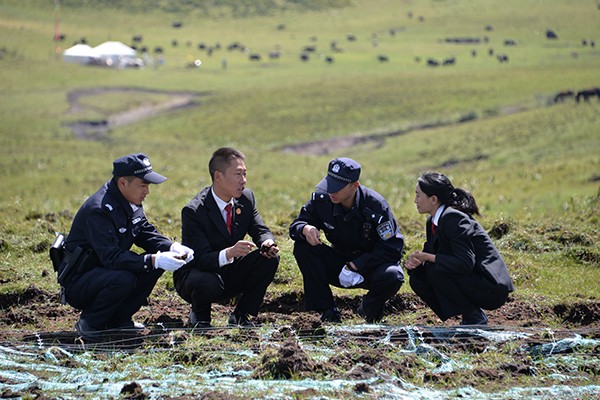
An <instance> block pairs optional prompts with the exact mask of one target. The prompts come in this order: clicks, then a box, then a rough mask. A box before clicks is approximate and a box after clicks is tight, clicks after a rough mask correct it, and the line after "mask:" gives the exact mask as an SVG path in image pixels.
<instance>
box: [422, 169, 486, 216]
mask: <svg viewBox="0 0 600 400" xmlns="http://www.w3.org/2000/svg"><path fill="white" fill-rule="evenodd" d="M417 182H418V184H419V187H420V188H421V190H422V191H423V193H425V194H426V195H427V196H433V195H436V196H437V198H438V199H440V202H441V203H442V204H444V205H446V206H450V207H452V208H455V209H457V210H459V211H462V212H464V213H465V214H469V215H471V216H473V215H480V214H479V207H478V206H477V202H475V197H473V195H472V194H471V193H469V192H468V191H467V190H465V189H461V188H455V187H454V186H453V185H452V182H450V179H448V177H447V176H446V175H444V174H442V173H439V172H425V173H424V174H422V175H421V176H420V177H419V179H418V180H417Z"/></svg>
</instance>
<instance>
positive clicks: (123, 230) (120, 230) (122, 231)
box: [119, 228, 127, 233]
mask: <svg viewBox="0 0 600 400" xmlns="http://www.w3.org/2000/svg"><path fill="white" fill-rule="evenodd" d="M125 232H127V228H119V233H125Z"/></svg>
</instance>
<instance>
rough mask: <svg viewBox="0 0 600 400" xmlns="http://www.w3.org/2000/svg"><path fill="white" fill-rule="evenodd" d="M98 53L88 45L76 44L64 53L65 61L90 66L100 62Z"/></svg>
mask: <svg viewBox="0 0 600 400" xmlns="http://www.w3.org/2000/svg"><path fill="white" fill-rule="evenodd" d="M98 58H99V56H98V54H97V53H96V51H95V50H94V49H93V48H91V47H90V46H88V45H87V44H81V43H79V44H76V45H75V46H73V47H69V48H68V49H66V50H65V51H63V61H64V62H68V63H77V64H90V63H92V62H94V61H96V60H98Z"/></svg>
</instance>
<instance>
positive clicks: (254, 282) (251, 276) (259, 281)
mask: <svg viewBox="0 0 600 400" xmlns="http://www.w3.org/2000/svg"><path fill="white" fill-rule="evenodd" d="M278 265H279V256H277V257H276V258H267V257H264V256H262V255H261V254H260V252H259V251H258V250H254V251H252V252H250V253H249V254H248V255H246V256H245V257H242V258H239V259H237V260H235V261H234V262H233V263H231V264H228V265H225V266H223V267H222V268H221V269H220V270H219V271H218V272H208V271H200V270H199V269H195V268H191V269H190V270H189V271H188V273H187V274H186V275H185V276H184V277H182V279H177V280H176V281H175V289H176V290H177V293H179V295H180V296H181V297H182V298H183V299H184V300H185V301H187V302H188V303H190V304H191V305H192V310H193V311H194V312H195V313H196V316H197V317H198V320H199V321H203V322H210V320H211V316H210V313H211V304H212V303H214V302H217V301H222V300H226V299H230V298H233V297H236V296H239V298H238V302H237V305H236V311H237V312H240V313H245V314H248V315H254V316H256V315H258V310H259V308H260V306H261V304H262V302H263V299H264V297H265V293H266V291H267V287H268V286H269V285H270V284H271V282H273V278H274V277H275V273H276V272H277V267H278Z"/></svg>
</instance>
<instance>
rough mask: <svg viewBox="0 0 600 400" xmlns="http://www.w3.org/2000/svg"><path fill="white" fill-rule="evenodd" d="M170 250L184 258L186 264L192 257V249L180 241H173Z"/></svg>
mask: <svg viewBox="0 0 600 400" xmlns="http://www.w3.org/2000/svg"><path fill="white" fill-rule="evenodd" d="M170 250H171V251H172V252H175V253H177V254H179V256H180V257H182V258H181V259H182V260H184V261H185V263H186V264H187V263H189V262H190V261H192V260H193V259H194V250H192V249H190V248H189V247H187V246H184V245H182V244H181V243H178V242H173V243H172V244H171V248H170Z"/></svg>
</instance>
